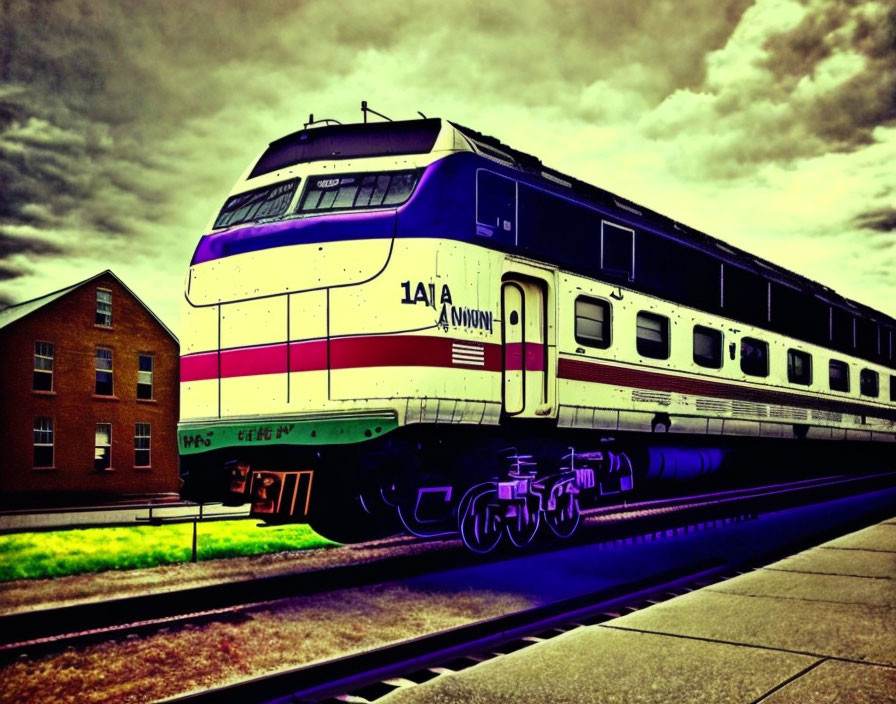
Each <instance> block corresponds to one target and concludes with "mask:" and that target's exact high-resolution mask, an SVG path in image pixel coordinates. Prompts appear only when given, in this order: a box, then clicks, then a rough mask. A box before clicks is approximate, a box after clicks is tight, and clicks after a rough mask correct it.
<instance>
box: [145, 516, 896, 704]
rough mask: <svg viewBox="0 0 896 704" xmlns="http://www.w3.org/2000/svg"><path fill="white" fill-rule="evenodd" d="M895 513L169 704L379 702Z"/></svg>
mask: <svg viewBox="0 0 896 704" xmlns="http://www.w3.org/2000/svg"><path fill="white" fill-rule="evenodd" d="M891 513H892V512H891V510H885V511H882V510H878V511H874V512H871V513H870V514H866V515H863V516H862V517H861V518H857V519H852V520H850V521H847V522H845V523H843V524H840V525H838V526H837V527H828V528H826V529H824V530H821V531H817V532H815V533H813V535H812V536H807V537H804V538H801V539H799V540H791V541H784V543H783V544H779V545H777V546H776V547H774V548H773V549H770V550H768V551H765V552H764V553H763V554H762V555H760V556H758V557H752V558H750V559H749V560H748V561H745V562H744V563H741V564H735V565H731V564H726V565H722V564H719V563H718V562H716V561H713V560H707V561H701V562H697V563H693V564H689V565H685V566H682V567H679V568H676V569H674V570H670V571H666V572H662V573H660V574H656V575H653V576H652V577H649V578H646V579H642V580H637V581H634V582H630V583H627V584H624V585H617V586H615V587H611V588H609V589H606V590H601V591H598V592H594V593H591V594H587V595H583V596H577V597H574V598H570V599H565V600H563V601H559V602H555V603H553V604H548V605H545V606H540V607H536V608H532V609H528V610H525V611H520V612H516V613H513V614H508V615H506V616H500V617H497V618H493V619H489V620H485V621H480V622H477V623H473V624H469V625H466V626H461V627H458V628H454V629H450V630H446V631H442V632H440V633H436V634H432V635H429V636H423V637H420V638H414V639H412V640H408V641H402V642H399V643H395V644H391V645H386V646H383V647H380V648H376V649H373V650H370V651H365V652H361V653H356V654H351V655H346V656H343V657H340V658H336V659H332V660H326V661H321V662H317V663H311V664H308V665H304V666H300V667H296V668H292V669H289V670H284V671H280V672H276V673H272V674H268V675H264V676H261V677H256V678H253V679H248V680H244V681H241V682H237V683H233V684H228V685H223V686H221V687H214V688H210V689H207V690H204V691H199V692H191V693H187V694H182V695H177V696H174V697H170V698H167V699H164V700H162V701H164V702H167V703H169V704H219V703H221V704H223V703H224V702H228V703H229V702H234V701H237V702H240V703H241V704H301V703H310V702H321V701H327V702H330V701H337V700H339V701H356V702H365V701H375V700H376V699H378V698H379V697H381V696H384V695H385V694H387V693H388V692H390V691H392V690H394V689H397V688H398V687H403V686H413V685H416V684H419V683H422V682H424V681H427V680H429V679H432V678H434V677H436V676H438V675H439V674H442V673H444V672H453V671H456V670H458V669H463V668H464V667H469V666H473V665H476V664H478V663H479V662H481V661H484V660H487V659H490V658H492V657H496V656H500V655H503V654H506V653H510V652H514V651H516V650H520V649H522V648H524V647H528V646H531V645H534V644H536V643H538V642H541V641H543V640H547V639H548V638H551V637H553V636H555V635H560V634H561V633H565V632H567V631H569V630H572V629H574V628H578V627H581V626H590V625H596V624H599V623H603V622H606V621H609V620H611V619H614V618H618V617H619V616H620V615H622V614H624V613H630V612H632V611H637V610H639V609H641V608H646V607H649V606H652V605H654V604H656V603H659V602H661V601H666V600H668V599H671V598H674V597H676V596H679V595H681V594H684V593H687V592H689V591H693V590H694V589H698V588H702V587H705V586H709V585H711V584H716V583H719V582H722V581H725V580H726V579H730V578H732V577H734V576H737V575H739V574H744V573H745V572H748V571H751V570H753V569H758V568H761V567H763V566H765V565H767V564H769V563H770V562H773V561H776V560H779V559H782V558H783V557H787V556H790V555H792V554H794V553H796V552H800V551H802V550H805V549H808V548H810V547H813V546H815V545H817V544H818V543H819V542H824V541H826V540H830V539H833V538H835V537H838V536H839V535H842V534H844V532H850V531H852V530H857V529H859V528H862V527H864V526H866V525H868V524H869V522H871V523H874V522H878V521H880V520H884V519H886V518H889V517H891Z"/></svg>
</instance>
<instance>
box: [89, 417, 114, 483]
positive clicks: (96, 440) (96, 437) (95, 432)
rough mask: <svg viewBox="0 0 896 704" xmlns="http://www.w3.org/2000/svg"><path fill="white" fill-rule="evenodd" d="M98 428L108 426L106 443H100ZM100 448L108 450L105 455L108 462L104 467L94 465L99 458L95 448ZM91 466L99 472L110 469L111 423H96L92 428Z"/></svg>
mask: <svg viewBox="0 0 896 704" xmlns="http://www.w3.org/2000/svg"><path fill="white" fill-rule="evenodd" d="M100 428H108V429H109V436H108V443H105V444H101V443H100V437H99V433H100ZM100 448H106V450H107V452H108V455H107V456H108V459H109V464H108V465H107V466H105V467H102V468H100V469H98V468H97V466H96V462H97V460H99V459H100V457H98V456H97V450H98V449H100ZM93 468H94V469H95V470H97V471H99V472H108V471H110V470H111V469H112V424H111V423H97V424H96V425H95V426H94V430H93Z"/></svg>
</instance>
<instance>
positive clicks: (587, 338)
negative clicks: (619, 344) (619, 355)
mask: <svg viewBox="0 0 896 704" xmlns="http://www.w3.org/2000/svg"><path fill="white" fill-rule="evenodd" d="M576 342H578V343H580V344H583V345H587V346H588V347H601V348H603V349H606V348H607V347H609V346H610V304H609V303H607V302H606V301H600V300H597V299H596V298H585V297H584V296H580V297H579V298H577V299H576Z"/></svg>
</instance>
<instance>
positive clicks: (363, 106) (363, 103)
mask: <svg viewBox="0 0 896 704" xmlns="http://www.w3.org/2000/svg"><path fill="white" fill-rule="evenodd" d="M361 112H363V113H364V122H365V123H366V122H367V113H369V112H372V113H373V114H374V115H376V116H377V117H381V118H383V119H384V120H388V121H389V122H392V118H391V117H386V116H385V115H383V113H381V112H377V111H376V110H374V109H373V108H369V107H367V101H366V100H362V101H361Z"/></svg>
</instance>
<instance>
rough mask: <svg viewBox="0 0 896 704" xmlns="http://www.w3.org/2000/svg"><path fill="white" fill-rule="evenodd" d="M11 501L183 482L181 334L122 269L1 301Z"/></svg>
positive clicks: (5, 486)
mask: <svg viewBox="0 0 896 704" xmlns="http://www.w3.org/2000/svg"><path fill="white" fill-rule="evenodd" d="M0 350H2V354H0V358H2V360H0V392H2V393H0V427H2V428H3V434H2V436H0V437H2V439H3V445H4V448H3V450H4V451H3V453H2V455H0V503H2V504H3V505H5V506H18V505H52V504H63V503H72V502H79V501H95V500H98V499H102V498H112V497H120V496H122V495H129V494H149V493H160V492H172V491H177V489H178V486H179V480H178V477H177V417H178V356H179V346H178V341H177V338H176V337H175V336H174V334H173V333H172V332H171V331H170V330H169V329H168V328H167V327H165V325H164V324H163V323H162V322H161V321H160V320H159V319H158V318H156V316H155V315H154V314H153V313H152V311H151V310H149V308H147V307H146V305H145V304H144V303H143V302H142V301H141V300H140V299H139V298H137V296H136V295H135V294H134V292H133V291H131V290H130V289H129V288H128V287H127V286H125V285H124V283H122V281H121V280H120V279H119V278H118V277H117V276H115V274H113V273H112V272H111V271H104V272H103V273H101V274H98V275H96V276H94V277H93V278H90V279H87V280H86V281H82V282H80V283H78V284H75V285H73V286H69V287H68V288H64V289H61V290H59V291H56V292H54V293H50V294H47V295H46V296H42V297H40V298H36V299H34V300H32V301H26V302H25V303H20V304H18V305H15V306H10V307H9V308H6V309H4V310H0Z"/></svg>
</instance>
